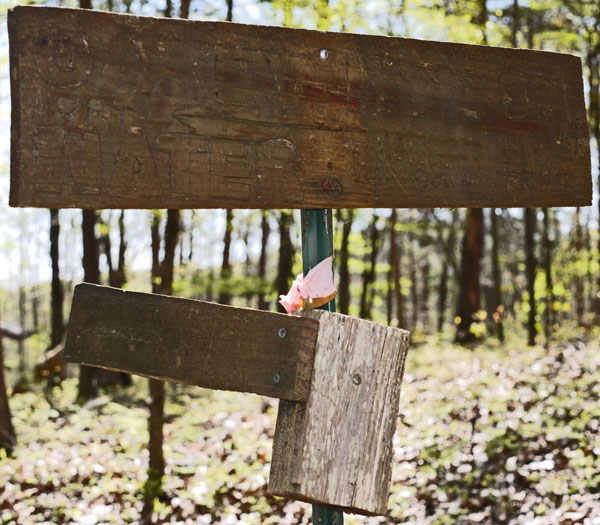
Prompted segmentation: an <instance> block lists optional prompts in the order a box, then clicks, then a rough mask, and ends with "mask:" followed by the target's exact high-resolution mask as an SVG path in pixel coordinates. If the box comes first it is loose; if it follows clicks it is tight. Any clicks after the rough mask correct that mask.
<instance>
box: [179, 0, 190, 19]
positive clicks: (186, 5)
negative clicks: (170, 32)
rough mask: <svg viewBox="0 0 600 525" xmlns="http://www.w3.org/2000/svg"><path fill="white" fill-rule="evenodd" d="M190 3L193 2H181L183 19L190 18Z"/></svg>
mask: <svg viewBox="0 0 600 525" xmlns="http://www.w3.org/2000/svg"><path fill="white" fill-rule="evenodd" d="M190 2H191V0H181V12H180V17H181V18H189V16H190Z"/></svg>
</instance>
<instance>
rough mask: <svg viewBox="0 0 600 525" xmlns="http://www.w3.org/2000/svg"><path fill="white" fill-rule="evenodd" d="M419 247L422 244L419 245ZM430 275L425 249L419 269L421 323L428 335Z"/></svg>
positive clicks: (429, 264) (427, 252) (429, 265)
mask: <svg viewBox="0 0 600 525" xmlns="http://www.w3.org/2000/svg"><path fill="white" fill-rule="evenodd" d="M421 247H423V244H422V243H421ZM430 273H431V262H430V260H429V251H428V250H427V248H426V249H425V253H424V255H423V264H422V268H421V282H422V283H423V284H422V286H421V323H422V326H423V332H424V333H426V334H427V333H429V297H430V295H431V285H430V282H429V280H430V277H431V275H430Z"/></svg>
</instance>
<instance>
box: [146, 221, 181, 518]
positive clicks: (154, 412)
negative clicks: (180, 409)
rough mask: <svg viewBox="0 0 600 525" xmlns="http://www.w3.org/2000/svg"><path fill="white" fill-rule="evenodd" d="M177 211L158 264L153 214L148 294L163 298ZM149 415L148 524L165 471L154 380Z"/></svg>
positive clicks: (161, 387) (160, 388)
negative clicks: (149, 288)
mask: <svg viewBox="0 0 600 525" xmlns="http://www.w3.org/2000/svg"><path fill="white" fill-rule="evenodd" d="M179 219H180V213H179V210H169V211H168V212H167V222H166V224H165V230H164V255H163V260H162V262H161V263H159V257H158V255H159V252H160V231H159V225H160V218H159V215H158V213H156V212H155V213H154V216H153V221H152V228H151V234H152V264H153V267H152V292H153V293H160V294H163V295H172V294H173V275H174V269H173V268H174V260H175V249H176V247H177V242H178V239H179V231H180V224H179ZM149 385H150V406H149V409H150V415H149V418H148V431H149V442H148V451H149V454H150V458H149V464H148V479H147V480H146V483H145V485H144V507H143V509H142V521H143V523H151V522H152V512H153V509H154V501H155V499H156V498H159V497H160V496H161V494H162V478H163V476H164V471H165V460H164V452H163V426H164V404H165V384H164V383H163V382H162V381H159V380H157V379H150V380H149Z"/></svg>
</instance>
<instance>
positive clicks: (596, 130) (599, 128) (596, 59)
mask: <svg viewBox="0 0 600 525" xmlns="http://www.w3.org/2000/svg"><path fill="white" fill-rule="evenodd" d="M596 17H597V18H596V19H597V20H598V19H600V3H598V4H597V12H596ZM589 45H590V47H591V46H592V43H591V42H590V43H589ZM587 61H588V86H589V88H590V94H589V97H590V105H589V108H590V111H589V121H590V129H591V132H592V136H593V137H594V138H595V139H596V154H597V155H598V162H600V45H598V44H596V45H595V46H594V47H593V48H592V49H591V50H590V51H589V52H588V55H587ZM598 187H600V170H598ZM598 231H599V232H600V200H598ZM597 242H598V244H597V247H596V250H597V257H598V258H599V259H600V235H599V236H598V240H597ZM599 263H600V261H599ZM596 292H597V295H596V299H595V300H594V304H593V310H594V312H595V313H596V314H600V272H597V276H596Z"/></svg>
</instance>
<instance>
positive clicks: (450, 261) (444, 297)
mask: <svg viewBox="0 0 600 525" xmlns="http://www.w3.org/2000/svg"><path fill="white" fill-rule="evenodd" d="M457 220H458V210H452V222H451V223H450V232H449V233H448V240H447V242H445V243H444V240H443V231H442V230H443V229H442V228H440V233H439V239H440V240H439V242H440V246H443V247H444V248H443V253H444V260H443V261H442V273H441V275H440V289H439V295H438V322H437V331H438V332H442V330H443V329H444V320H445V318H446V308H447V306H446V305H447V303H448V280H449V274H450V268H453V269H454V273H455V274H456V273H457V272H456V268H455V266H456V262H455V260H454V249H455V244H456V221H457Z"/></svg>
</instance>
